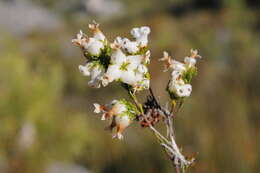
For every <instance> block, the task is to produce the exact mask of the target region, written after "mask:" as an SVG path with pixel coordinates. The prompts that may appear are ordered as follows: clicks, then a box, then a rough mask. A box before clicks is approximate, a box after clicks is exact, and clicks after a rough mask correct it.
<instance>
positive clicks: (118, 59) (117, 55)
mask: <svg viewBox="0 0 260 173" xmlns="http://www.w3.org/2000/svg"><path fill="white" fill-rule="evenodd" d="M111 47H112V53H111V59H110V63H112V64H122V63H123V62H125V61H126V55H125V54H124V53H123V52H122V50H121V49H120V47H119V45H118V44H116V43H114V44H111Z"/></svg>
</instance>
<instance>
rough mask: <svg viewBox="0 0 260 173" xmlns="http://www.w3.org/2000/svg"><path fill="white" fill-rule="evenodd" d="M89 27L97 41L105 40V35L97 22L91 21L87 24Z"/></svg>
mask: <svg viewBox="0 0 260 173" xmlns="http://www.w3.org/2000/svg"><path fill="white" fill-rule="evenodd" d="M88 27H89V29H90V30H92V32H93V37H94V38H95V39H97V40H99V41H105V40H106V37H105V35H104V34H103V33H102V32H101V30H100V29H99V24H98V23H96V22H93V24H89V25H88Z"/></svg>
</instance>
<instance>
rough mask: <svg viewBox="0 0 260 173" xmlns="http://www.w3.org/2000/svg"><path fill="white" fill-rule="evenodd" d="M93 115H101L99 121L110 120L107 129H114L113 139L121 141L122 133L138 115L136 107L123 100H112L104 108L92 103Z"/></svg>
mask: <svg viewBox="0 0 260 173" xmlns="http://www.w3.org/2000/svg"><path fill="white" fill-rule="evenodd" d="M94 107H95V110H94V112H95V113H102V117H101V120H110V119H112V122H111V124H110V126H109V127H108V128H109V129H110V130H113V128H115V127H116V134H115V135H113V138H118V139H123V135H122V132H123V130H124V129H125V128H126V127H128V126H129V125H130V124H131V122H132V121H133V120H134V119H135V117H136V116H137V114H138V111H137V109H136V107H135V106H134V105H133V104H131V103H130V102H127V101H126V100H124V99H121V100H113V101H112V102H111V103H110V104H107V105H105V106H102V105H99V104H97V103H94Z"/></svg>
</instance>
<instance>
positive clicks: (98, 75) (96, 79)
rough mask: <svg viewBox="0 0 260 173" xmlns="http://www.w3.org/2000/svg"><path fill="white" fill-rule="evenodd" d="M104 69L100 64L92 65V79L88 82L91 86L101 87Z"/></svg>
mask: <svg viewBox="0 0 260 173" xmlns="http://www.w3.org/2000/svg"><path fill="white" fill-rule="evenodd" d="M104 71H105V70H104V69H103V68H102V67H101V66H100V65H95V66H94V67H92V69H91V72H90V76H91V80H90V81H89V82H88V84H89V86H91V87H93V88H100V83H101V80H102V77H103V74H104Z"/></svg>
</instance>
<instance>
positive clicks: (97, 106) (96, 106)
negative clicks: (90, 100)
mask: <svg viewBox="0 0 260 173" xmlns="http://www.w3.org/2000/svg"><path fill="white" fill-rule="evenodd" d="M93 105H94V107H95V110H94V112H95V113H97V114H98V113H100V112H101V106H100V104H98V103H94V104H93Z"/></svg>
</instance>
